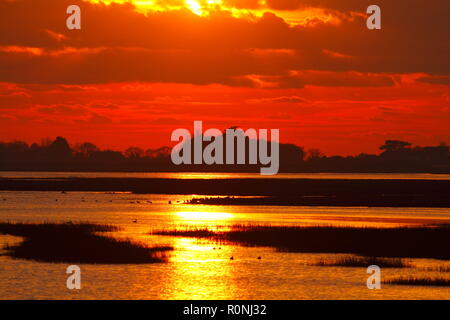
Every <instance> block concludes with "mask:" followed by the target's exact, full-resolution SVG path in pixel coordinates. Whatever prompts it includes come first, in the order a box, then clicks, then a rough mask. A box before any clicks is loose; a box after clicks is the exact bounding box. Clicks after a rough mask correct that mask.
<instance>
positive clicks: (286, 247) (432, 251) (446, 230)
mask: <svg viewBox="0 0 450 320" xmlns="http://www.w3.org/2000/svg"><path fill="white" fill-rule="evenodd" d="M153 234H159V235H170V236H182V237H196V238H206V239H210V240H216V241H219V240H222V241H228V242H231V243H236V244H241V245H245V246H258V247H273V248H276V249H277V250H279V251H287V252H311V253H351V254H357V255H360V256H367V257H397V258H406V257H408V258H433V259H443V260H448V259H450V250H449V248H450V225H437V226H431V227H397V228H369V227H336V226H313V227H304V226H266V225H234V226H231V227H230V228H229V229H228V230H225V231H214V230H211V229H208V228H195V229H192V228H188V229H185V230H175V229H174V230H160V231H154V232H153Z"/></svg>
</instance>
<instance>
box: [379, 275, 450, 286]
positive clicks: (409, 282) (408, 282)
mask: <svg viewBox="0 0 450 320" xmlns="http://www.w3.org/2000/svg"><path fill="white" fill-rule="evenodd" d="M384 283H387V284H397V285H404V286H429V287H450V279H445V278H417V277H403V278H396V279H391V280H386V281H384Z"/></svg>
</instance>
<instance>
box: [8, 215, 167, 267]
mask: <svg viewBox="0 0 450 320" xmlns="http://www.w3.org/2000/svg"><path fill="white" fill-rule="evenodd" d="M117 230H118V228H117V227H115V226H111V225H98V224H89V223H40V224H33V223H29V224H28V223H27V224H24V223H9V222H8V223H0V233H2V234H9V235H14V236H20V237H23V238H24V239H23V241H22V242H20V243H19V244H15V245H6V246H5V248H4V249H6V253H5V255H7V256H10V257H13V258H19V259H28V260H35V261H41V262H64V263H92V264H132V263H133V264H134V263H157V262H164V261H166V256H165V254H164V253H165V252H166V251H169V250H172V248H171V247H148V246H146V245H145V244H143V243H138V242H132V241H130V240H128V239H126V240H119V239H115V238H112V237H107V236H104V235H101V234H99V233H101V232H112V231H117Z"/></svg>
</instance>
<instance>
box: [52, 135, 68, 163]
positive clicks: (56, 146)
mask: <svg viewBox="0 0 450 320" xmlns="http://www.w3.org/2000/svg"><path fill="white" fill-rule="evenodd" d="M47 152H48V154H49V156H50V157H51V158H50V159H49V160H52V161H54V160H56V161H63V160H68V159H70V157H71V156H72V149H71V148H70V146H69V143H68V142H67V140H66V139H65V138H63V137H56V139H55V141H53V142H52V143H51V144H50V145H49V146H48V147H47Z"/></svg>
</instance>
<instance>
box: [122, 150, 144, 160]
mask: <svg viewBox="0 0 450 320" xmlns="http://www.w3.org/2000/svg"><path fill="white" fill-rule="evenodd" d="M144 154H145V152H144V150H142V149H141V148H138V147H129V148H128V149H127V150H125V153H124V155H125V157H127V158H128V159H140V158H142V157H143V156H144Z"/></svg>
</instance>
